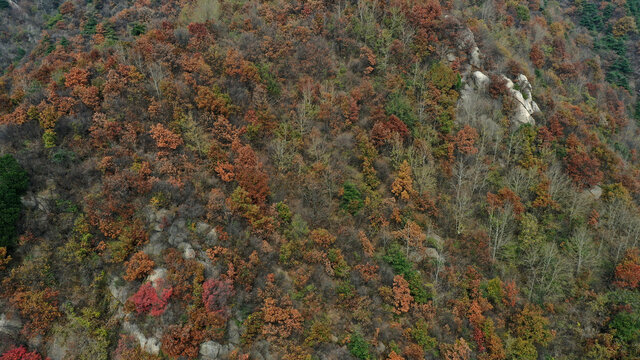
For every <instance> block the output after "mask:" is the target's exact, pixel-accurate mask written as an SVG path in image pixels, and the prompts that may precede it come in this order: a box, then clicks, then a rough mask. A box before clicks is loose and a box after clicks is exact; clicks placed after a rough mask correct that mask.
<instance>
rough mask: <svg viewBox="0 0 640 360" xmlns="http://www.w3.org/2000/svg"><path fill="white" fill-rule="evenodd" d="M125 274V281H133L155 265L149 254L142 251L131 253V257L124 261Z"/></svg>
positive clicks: (147, 272)
mask: <svg viewBox="0 0 640 360" xmlns="http://www.w3.org/2000/svg"><path fill="white" fill-rule="evenodd" d="M125 266H126V267H127V269H126V275H125V276H124V277H123V278H124V279H125V280H127V281H134V280H137V279H141V278H143V277H145V276H147V275H148V274H149V273H150V272H151V271H152V270H153V267H154V266H155V262H154V261H153V260H151V258H149V255H147V254H145V253H144V252H142V251H138V252H137V253H135V254H133V256H132V257H131V259H130V260H129V261H127V262H125Z"/></svg>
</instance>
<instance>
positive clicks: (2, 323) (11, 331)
mask: <svg viewBox="0 0 640 360" xmlns="http://www.w3.org/2000/svg"><path fill="white" fill-rule="evenodd" d="M20 329H22V322H21V321H20V319H19V318H17V317H16V318H13V317H11V318H9V317H7V314H2V315H0V333H2V334H7V335H16V334H18V332H19V331H20Z"/></svg>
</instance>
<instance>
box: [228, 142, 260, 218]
mask: <svg viewBox="0 0 640 360" xmlns="http://www.w3.org/2000/svg"><path fill="white" fill-rule="evenodd" d="M232 149H233V152H234V154H235V159H234V160H233V166H234V169H235V179H236V181H237V182H238V185H240V186H241V187H242V188H243V189H245V190H246V191H248V192H249V196H250V197H251V199H252V200H253V202H254V204H256V205H259V206H263V205H264V203H265V201H266V199H267V196H269V177H268V175H267V173H266V172H265V171H264V170H263V169H262V163H261V162H259V161H258V158H257V156H256V153H255V152H254V151H253V149H252V148H251V146H250V145H242V144H240V141H238V140H235V141H234V142H233V144H232Z"/></svg>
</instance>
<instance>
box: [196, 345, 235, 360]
mask: <svg viewBox="0 0 640 360" xmlns="http://www.w3.org/2000/svg"><path fill="white" fill-rule="evenodd" d="M231 350H233V347H232V345H229V344H227V345H222V344H219V343H217V342H215V341H207V342H204V343H202V344H201V345H200V356H202V359H206V360H209V359H211V360H214V359H222V358H224V357H225V356H227V355H228V354H229V353H230V352H231Z"/></svg>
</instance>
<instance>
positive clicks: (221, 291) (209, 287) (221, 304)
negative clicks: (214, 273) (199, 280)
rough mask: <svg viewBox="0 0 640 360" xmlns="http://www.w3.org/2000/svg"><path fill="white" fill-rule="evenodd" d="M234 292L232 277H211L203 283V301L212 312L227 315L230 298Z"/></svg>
mask: <svg viewBox="0 0 640 360" xmlns="http://www.w3.org/2000/svg"><path fill="white" fill-rule="evenodd" d="M233 294H234V290H233V282H232V281H231V280H230V279H224V280H221V279H209V280H207V281H205V282H204V284H202V302H203V303H204V306H205V308H206V309H207V310H208V311H209V312H212V313H218V314H222V315H225V316H226V315H227V313H228V312H229V306H228V303H229V299H230V298H231V296H233Z"/></svg>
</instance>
